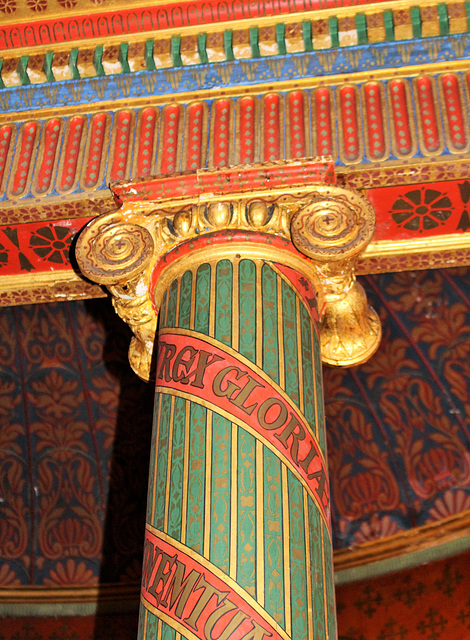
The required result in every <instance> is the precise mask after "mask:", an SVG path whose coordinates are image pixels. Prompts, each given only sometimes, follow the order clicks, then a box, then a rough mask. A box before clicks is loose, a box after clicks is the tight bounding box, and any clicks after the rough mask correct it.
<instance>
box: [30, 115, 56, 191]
mask: <svg viewBox="0 0 470 640" xmlns="http://www.w3.org/2000/svg"><path fill="white" fill-rule="evenodd" d="M59 133H60V121H59V120H57V119H56V118H54V119H53V120H49V122H48V123H47V124H46V127H45V131H44V145H43V156H42V161H41V164H40V166H39V170H38V172H37V178H36V191H37V192H38V193H43V192H44V191H47V190H48V189H49V187H50V185H51V181H52V169H53V167H54V160H55V155H56V151H57V145H58V142H59Z"/></svg>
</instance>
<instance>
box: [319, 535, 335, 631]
mask: <svg viewBox="0 0 470 640" xmlns="http://www.w3.org/2000/svg"><path fill="white" fill-rule="evenodd" d="M322 527H323V541H324V546H325V584H326V597H327V603H328V604H327V612H328V634H329V637H330V638H336V603H335V589H334V581H333V580H334V579H333V557H332V555H333V554H332V549H331V546H330V543H329V537H328V529H327V527H326V525H325V523H324V522H323V523H322Z"/></svg>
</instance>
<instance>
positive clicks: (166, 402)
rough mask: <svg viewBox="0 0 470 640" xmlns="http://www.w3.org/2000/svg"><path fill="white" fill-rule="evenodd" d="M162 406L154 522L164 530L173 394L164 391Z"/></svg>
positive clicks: (158, 527) (155, 525)
mask: <svg viewBox="0 0 470 640" xmlns="http://www.w3.org/2000/svg"><path fill="white" fill-rule="evenodd" d="M161 395H162V408H161V414H160V435H159V438H158V449H157V469H156V472H155V473H156V474H157V477H156V485H155V487H156V499H155V515H154V521H153V522H152V524H153V525H154V527H156V528H157V529H159V530H160V531H163V524H164V518H165V494H166V480H167V471H168V448H169V444H170V443H169V442H168V436H169V430H170V414H171V396H170V395H168V394H166V393H162V394H161Z"/></svg>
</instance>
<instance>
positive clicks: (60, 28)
mask: <svg viewBox="0 0 470 640" xmlns="http://www.w3.org/2000/svg"><path fill="white" fill-rule="evenodd" d="M60 1H61V0H59V2H60ZM67 1H69V2H70V1H73V0H67ZM41 2H42V3H44V4H47V0H37V3H39V4H40V3H41ZM4 3H7V4H8V6H11V7H13V6H16V0H4ZM30 4H31V5H32V4H33V3H29V2H28V5H30ZM212 4H213V5H215V4H216V3H212ZM335 4H336V3H335ZM312 5H313V3H312ZM6 6H7V5H5V7H6ZM306 8H308V3H307V6H306V5H305V3H303V5H302V9H301V11H296V12H295V13H292V14H290V13H289V12H290V11H295V8H294V5H293V6H292V7H290V6H289V7H287V6H283V7H281V6H280V5H276V3H273V4H272V5H271V7H270V9H268V7H263V6H262V5H261V4H260V3H248V4H245V5H243V6H242V7H238V9H237V7H235V6H234V5H230V3H224V7H221V6H220V7H218V9H217V8H216V9H215V11H214V7H211V4H210V3H202V2H201V3H197V2H196V3H194V4H192V5H191V6H189V5H186V6H185V4H184V3H182V4H180V5H179V6H178V7H176V5H175V6H173V7H172V6H171V5H170V6H168V5H167V6H153V7H150V8H148V7H138V8H135V9H125V10H123V9H121V8H120V10H119V12H118V13H115V12H113V13H106V12H99V11H97V10H96V8H95V12H93V11H92V12H91V13H87V14H86V15H72V16H67V17H64V16H63V15H57V16H54V20H53V21H50V20H49V21H48V20H46V21H43V22H40V21H37V22H32V23H31V22H29V21H28V23H27V24H15V23H12V24H10V25H9V24H5V23H4V25H3V27H2V28H0V50H2V49H5V50H8V51H9V52H10V51H12V50H14V51H15V54H14V57H11V56H12V54H11V53H8V54H4V57H3V59H2V60H1V61H0V88H1V87H2V86H4V87H16V86H25V85H29V84H41V83H46V82H53V81H56V82H57V81H63V80H79V79H80V78H87V77H99V76H107V75H115V74H128V73H133V72H137V71H139V72H142V71H153V70H155V69H165V68H178V67H185V66H191V65H207V64H212V63H221V62H230V61H232V60H247V59H256V58H263V57H264V58H266V57H268V58H269V57H270V56H284V55H290V54H292V53H306V52H310V51H325V50H328V49H332V50H334V49H336V48H338V47H339V48H342V47H355V46H358V45H376V44H380V43H386V42H388V43H391V42H394V41H395V40H396V41H401V42H406V41H410V40H413V39H415V40H416V39H419V38H427V37H430V36H449V35H455V34H464V33H467V32H468V30H469V24H470V9H469V7H468V5H467V4H465V3H449V4H448V5H447V4H445V3H442V2H438V1H436V0H429V2H428V3H427V5H426V6H425V7H420V6H416V7H411V8H410V7H409V6H408V5H406V4H404V3H403V2H386V3H381V4H380V5H379V6H375V7H371V6H369V7H364V6H361V7H360V8H356V7H354V8H352V7H339V8H335V11H334V12H333V11H332V10H331V9H323V10H317V11H308V10H306ZM311 8H313V6H312V7H311ZM1 11H2V4H0V12H1ZM260 14H261V15H260ZM263 14H264V15H263ZM266 14H267V15H266ZM280 14H284V15H283V18H282V20H281V19H280V17H277V16H278V15H280ZM254 19H256V26H254V23H253V20H254ZM139 34H140V35H139ZM143 34H145V35H143ZM77 40H79V41H80V43H77Z"/></svg>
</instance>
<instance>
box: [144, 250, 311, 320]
mask: <svg viewBox="0 0 470 640" xmlns="http://www.w3.org/2000/svg"><path fill="white" fill-rule="evenodd" d="M241 257H243V258H244V259H250V260H263V261H269V262H271V261H272V262H280V263H281V264H284V265H286V266H288V267H291V268H292V269H295V270H296V271H298V272H299V273H301V274H302V275H303V276H305V277H306V278H307V279H308V280H309V281H310V282H311V283H313V286H314V287H315V290H316V292H317V295H318V304H319V307H320V308H321V307H322V305H323V296H322V293H321V291H322V290H321V284H320V280H319V278H318V275H317V273H316V271H315V269H314V268H313V267H312V266H311V265H310V264H309V262H308V261H307V260H305V259H304V258H301V257H300V256H297V255H295V254H294V253H292V252H291V251H287V250H283V249H279V248H277V247H273V246H272V245H266V244H261V242H260V243H259V244H257V243H256V242H245V243H242V242H240V243H238V242H237V243H233V244H232V243H230V244H229V243H224V244H220V245H212V246H206V247H204V251H203V252H194V253H190V254H187V255H185V256H182V257H181V258H178V259H177V260H175V261H174V262H172V263H171V264H169V265H168V266H167V267H165V268H164V270H163V271H162V273H161V274H160V277H159V278H158V282H157V285H156V287H155V292H154V302H155V307H156V309H159V308H160V305H161V301H162V298H163V295H164V293H165V291H166V290H167V288H168V286H169V285H170V283H171V282H172V281H173V280H174V279H175V278H177V277H178V276H179V275H180V274H181V273H183V272H184V271H186V270H188V269H194V268H195V267H197V266H199V265H200V264H202V263H209V264H212V263H214V262H217V261H219V260H224V259H229V260H231V259H233V258H238V259H239V258H241Z"/></svg>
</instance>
